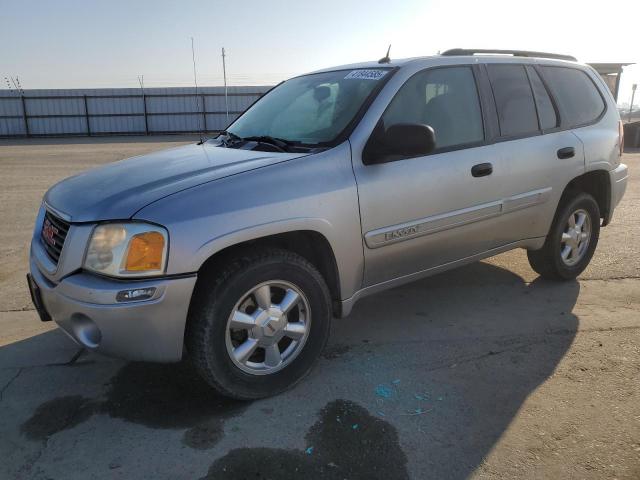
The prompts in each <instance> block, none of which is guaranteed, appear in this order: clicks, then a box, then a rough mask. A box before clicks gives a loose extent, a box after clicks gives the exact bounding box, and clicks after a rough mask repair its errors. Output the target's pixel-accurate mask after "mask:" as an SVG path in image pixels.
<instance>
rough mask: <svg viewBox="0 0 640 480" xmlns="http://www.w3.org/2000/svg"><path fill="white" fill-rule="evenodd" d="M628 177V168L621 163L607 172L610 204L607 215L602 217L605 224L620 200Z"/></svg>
mask: <svg viewBox="0 0 640 480" xmlns="http://www.w3.org/2000/svg"><path fill="white" fill-rule="evenodd" d="M628 178H629V168H628V167H627V166H626V165H625V164H624V163H621V164H620V165H618V166H617V167H616V168H615V169H613V170H611V171H610V172H609V181H610V184H611V206H610V208H609V212H608V213H607V217H606V218H605V219H604V223H603V224H604V225H607V224H608V223H609V222H610V221H611V218H612V217H613V211H614V210H615V208H616V207H617V206H618V203H620V200H622V197H623V196H624V192H625V191H626V189H627V179H628Z"/></svg>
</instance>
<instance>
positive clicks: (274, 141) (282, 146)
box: [242, 135, 295, 152]
mask: <svg viewBox="0 0 640 480" xmlns="http://www.w3.org/2000/svg"><path fill="white" fill-rule="evenodd" d="M242 140H247V141H250V142H258V143H266V144H267V145H271V146H274V147H276V148H277V149H278V150H280V151H282V152H288V151H289V150H288V148H289V147H290V146H291V145H293V144H294V143H295V142H292V141H291V140H285V139H283V138H276V137H271V136H269V135H254V136H250V137H243V138H242Z"/></svg>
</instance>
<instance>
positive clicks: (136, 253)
mask: <svg viewBox="0 0 640 480" xmlns="http://www.w3.org/2000/svg"><path fill="white" fill-rule="evenodd" d="M163 253H164V237H163V236H162V234H161V233H159V232H145V233H139V234H138V235H135V236H133V238H131V241H130V242H129V249H128V251H127V258H126V260H125V264H124V270H125V271H127V272H144V271H150V270H162V267H163V265H162V260H163V259H162V257H163Z"/></svg>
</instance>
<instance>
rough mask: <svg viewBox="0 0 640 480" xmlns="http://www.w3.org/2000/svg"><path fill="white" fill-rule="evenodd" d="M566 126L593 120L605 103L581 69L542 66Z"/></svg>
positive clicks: (599, 113)
mask: <svg viewBox="0 0 640 480" xmlns="http://www.w3.org/2000/svg"><path fill="white" fill-rule="evenodd" d="M542 69H543V71H544V76H545V78H546V80H547V82H548V84H549V88H551V91H552V92H553V94H554V96H555V98H556V100H557V102H558V104H559V106H560V109H561V112H562V114H563V123H566V124H567V125H566V126H568V127H575V126H578V125H584V124H587V123H591V122H593V121H595V120H596V119H597V118H598V117H599V116H600V115H601V114H602V112H603V111H604V108H605V104H604V101H603V100H602V96H601V95H600V92H599V91H598V89H597V88H596V86H595V85H594V84H593V82H592V81H591V79H590V78H589V77H588V76H587V74H586V73H584V72H583V71H581V70H577V69H575V68H566V67H542Z"/></svg>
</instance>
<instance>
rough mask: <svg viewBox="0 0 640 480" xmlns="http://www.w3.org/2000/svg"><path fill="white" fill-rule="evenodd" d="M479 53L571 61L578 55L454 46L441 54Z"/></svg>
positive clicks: (455, 55)
mask: <svg viewBox="0 0 640 480" xmlns="http://www.w3.org/2000/svg"><path fill="white" fill-rule="evenodd" d="M478 53H487V54H491V55H513V56H514V57H538V58H553V59H555V60H569V61H571V62H577V61H578V59H577V58H576V57H572V56H571V55H560V54H558V53H545V52H530V51H527V50H494V49H480V48H453V49H451V50H447V51H445V52H442V54H441V55H444V56H447V57H458V56H461V55H476V54H478Z"/></svg>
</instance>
